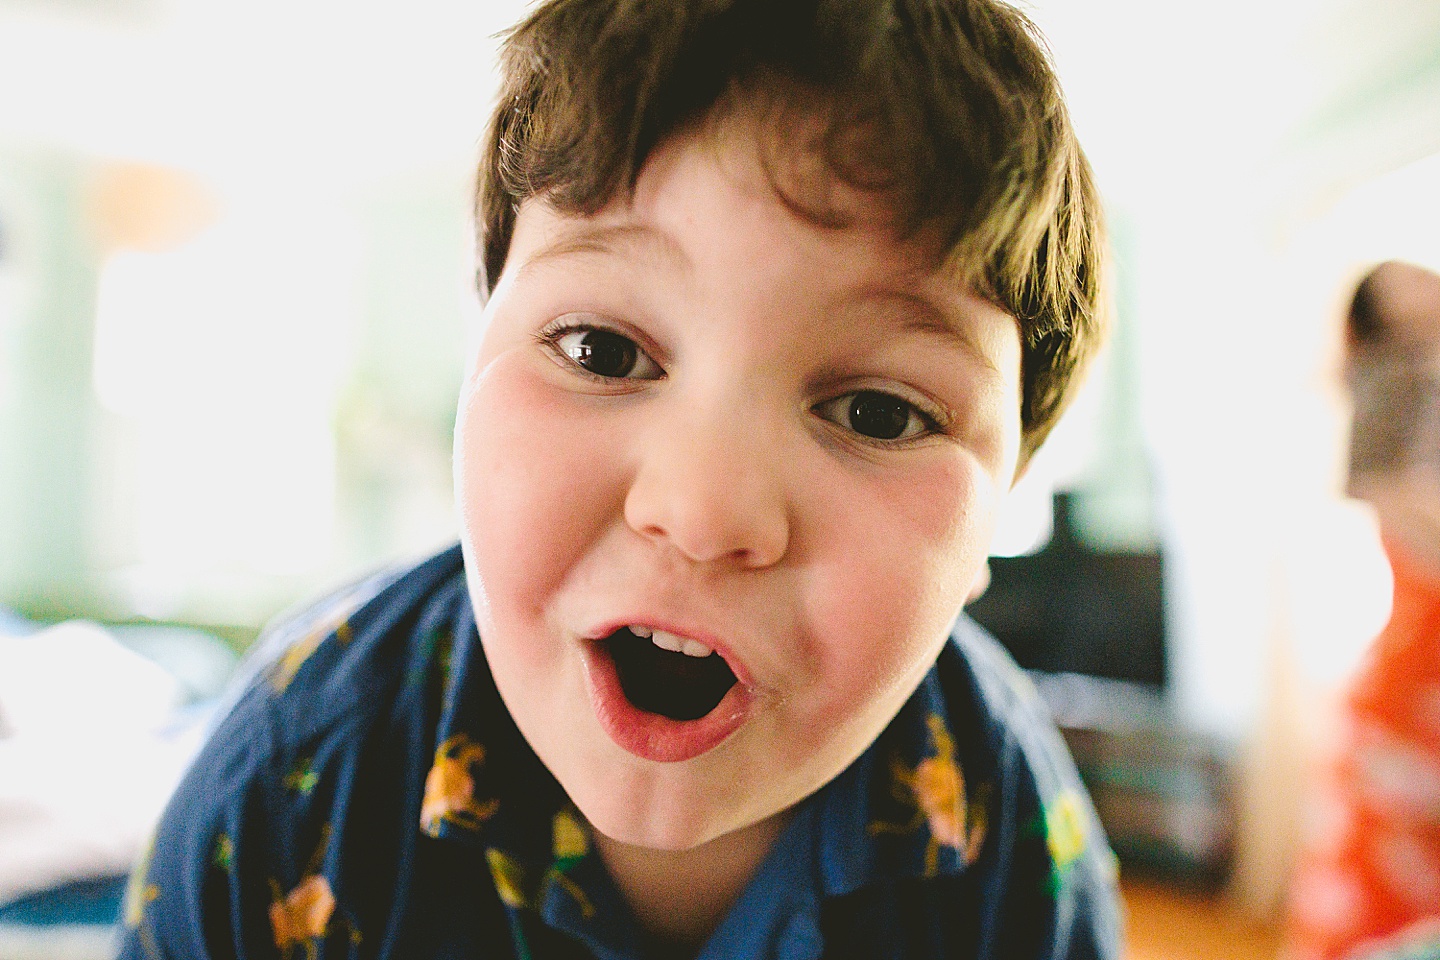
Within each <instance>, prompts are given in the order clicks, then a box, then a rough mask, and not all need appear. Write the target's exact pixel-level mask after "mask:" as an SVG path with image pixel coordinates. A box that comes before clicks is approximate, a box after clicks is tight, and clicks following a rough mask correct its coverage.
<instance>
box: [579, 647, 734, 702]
mask: <svg viewBox="0 0 1440 960" xmlns="http://www.w3.org/2000/svg"><path fill="white" fill-rule="evenodd" d="M606 644H607V645H608V646H609V648H610V656H611V658H612V659H613V660H614V661H615V670H616V672H617V673H618V674H619V677H620V689H621V690H622V691H623V692H624V694H625V698H626V699H627V700H629V701H630V703H631V704H633V705H634V706H635V707H636V708H637V709H639V710H643V711H645V712H646V713H655V714H659V715H660V716H663V717H668V718H669V719H671V720H699V719H700V718H701V717H704V716H706V715H707V714H709V713H710V712H711V711H712V710H714V709H715V708H716V707H717V706H719V705H720V701H721V700H723V699H725V694H726V693H728V692H729V691H730V688H731V687H733V686H734V685H735V683H736V679H735V674H734V673H733V672H732V671H731V669H730V666H729V665H728V664H727V663H726V662H725V658H724V657H722V656H720V654H718V653H716V652H715V651H713V650H711V649H709V648H708V647H706V646H704V645H703V644H700V643H697V642H696V641H693V640H689V639H686V638H683V637H677V636H674V635H673V634H667V633H665V632H664V631H652V630H649V629H646V628H644V627H634V626H632V627H621V628H620V629H619V630H616V631H615V632H614V633H612V634H611V635H610V636H609V637H607V638H606Z"/></svg>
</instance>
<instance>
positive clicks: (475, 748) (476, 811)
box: [420, 733, 499, 837]
mask: <svg viewBox="0 0 1440 960" xmlns="http://www.w3.org/2000/svg"><path fill="white" fill-rule="evenodd" d="M484 761H485V748H484V747H482V746H481V745H480V744H478V743H476V742H474V741H473V740H471V739H470V738H469V737H468V736H466V735H465V734H463V733H460V734H456V735H455V736H453V737H451V738H450V739H449V740H446V741H445V742H444V743H442V744H441V745H440V748H439V749H438V750H436V751H435V762H434V764H433V765H432V766H431V767H430V773H429V774H428V775H427V776H426V777H425V799H424V800H423V801H422V802H421V806H420V828H421V829H422V830H424V831H425V832H426V833H428V834H430V835H431V836H432V837H434V836H439V834H440V825H441V824H442V823H454V824H456V825H458V826H461V827H464V828H465V829H467V830H478V829H479V828H480V825H481V824H482V823H484V822H485V821H486V820H488V819H490V818H491V817H492V816H494V815H495V810H496V808H497V807H498V806H499V802H498V801H495V800H487V801H485V802H484V803H480V802H478V801H476V799H475V778H474V776H473V775H472V773H471V771H472V769H473V768H474V767H477V766H479V765H480V764H481V763H483V762H484Z"/></svg>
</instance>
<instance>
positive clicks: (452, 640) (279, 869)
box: [122, 547, 1120, 960]
mask: <svg viewBox="0 0 1440 960" xmlns="http://www.w3.org/2000/svg"><path fill="white" fill-rule="evenodd" d="M253 663H254V664H255V666H254V667H252V669H251V671H250V676H249V679H248V680H247V681H246V682H245V683H243V684H242V685H241V687H240V688H239V689H240V690H241V692H240V693H239V694H238V698H237V699H236V701H235V704H234V707H233V709H231V710H230V712H229V714H228V716H227V717H226V719H225V720H224V721H223V722H221V724H220V725H219V727H218V728H217V729H216V730H215V732H214V734H213V736H212V738H211V740H210V742H209V743H208V745H207V746H206V747H205V749H204V750H203V751H202V752H201V754H200V756H199V757H198V758H197V760H196V762H195V764H194V766H193V768H192V769H191V770H190V772H189V773H188V775H187V776H186V778H185V780H184V781H183V783H182V784H181V786H180V787H179V789H178V791H177V792H176V794H175V796H174V798H173V799H172V800H171V802H170V805H169V807H168V809H167V810H166V813H165V815H164V817H163V819H162V821H161V823H160V826H159V828H158V830H157V833H156V835H155V838H154V841H153V843H152V846H151V849H150V850H149V851H148V853H147V854H146V857H145V859H144V861H143V862H142V863H141V865H140V866H139V868H138V869H137V871H136V873H135V876H134V878H133V880H132V883H131V888H130V891H129V893H128V895H127V901H126V907H125V911H124V920H125V928H126V934H125V940H124V946H123V950H122V956H123V957H126V958H137V960H139V958H156V957H184V958H204V957H244V958H266V957H277V956H280V957H287V958H288V957H296V958H306V960H320V958H336V957H353V958H362V957H363V958H372V957H373V958H395V960H400V958H404V960H419V958H461V957H483V958H490V957H515V958H519V960H527V958H533V960H550V958H591V957H593V958H596V960H637V958H645V957H647V956H653V955H654V951H655V949H656V946H655V944H654V943H652V942H651V941H650V940H649V939H647V936H646V934H645V933H644V931H643V930H642V929H641V927H640V926H639V924H638V923H637V922H636V921H635V919H634V918H633V915H632V914H631V912H630V910H629V908H628V906H627V905H626V904H625V902H624V900H623V898H622V897H621V895H620V894H619V892H618V890H617V888H616V887H615V886H614V884H613V883H612V882H611V880H610V878H609V876H608V875H607V873H606V871H605V868H604V865H603V864H602V862H601V860H600V857H599V855H598V854H596V853H595V852H594V850H593V847H592V844H591V837H590V833H589V828H588V826H587V825H586V824H585V822H584V820H583V819H582V818H581V817H580V815H579V814H578V812H577V811H576V810H575V809H574V807H573V806H572V805H571V803H570V801H569V799H568V798H567V797H566V795H565V793H564V791H563V790H562V789H561V788H560V786H559V784H558V783H557V782H556V781H555V779H554V778H553V777H552V776H551V775H550V774H549V772H548V771H547V770H546V769H545V767H544V766H543V764H541V762H540V761H539V759H538V758H537V757H536V756H535V754H534V752H533V751H531V749H530V747H529V745H528V744H527V743H526V742H525V740H524V738H523V737H522V736H521V735H520V732H519V730H518V729H516V727H515V724H514V722H513V721H512V720H511V718H510V716H509V714H508V713H507V712H506V710H505V707H504V705H503V704H502V702H501V700H500V697H499V695H498V693H497V692H496V690H495V685H494V682H493V680H492V679H491V676H490V672H489V669H488V667H487V665H486V662H485V657H484V653H483V650H482V647H481V644H480V642H479V637H478V635H477V634H476V630H475V621H474V615H473V611H472V609H471V606H470V600H469V596H468V594H467V592H466V586H465V577H464V571H463V568H462V563H461V557H460V551H459V548H458V547H456V548H452V549H450V550H447V551H446V552H444V553H442V554H440V555H438V556H436V557H433V558H431V559H429V560H427V561H425V562H424V563H422V564H420V565H419V566H416V567H414V568H412V569H409V570H405V571H402V572H398V573H389V574H385V575H381V576H377V577H374V578H372V579H370V580H367V581H365V582H363V583H360V584H358V585H356V586H354V587H352V588H349V589H347V590H345V591H342V592H341V593H340V594H338V595H336V596H333V597H331V598H329V599H327V600H326V601H323V602H322V603H320V604H318V605H316V606H315V607H312V608H311V609H309V610H306V611H304V612H302V613H300V614H298V615H295V616H293V617H291V618H289V619H288V620H287V621H286V622H284V623H283V624H282V625H281V626H280V627H278V628H276V629H275V630H274V631H272V633H271V634H270V636H269V638H268V639H267V640H266V641H264V642H263V644H262V648H261V650H260V652H259V654H258V656H257V657H256V658H254V660H253ZM1118 914H1119V910H1118V898H1117V895H1116V891H1115V871H1114V858H1113V856H1112V855H1111V853H1110V851H1109V848H1108V847H1107V846H1106V843H1105V839H1104V837H1103V835H1102V834H1101V831H1100V828H1099V825H1098V821H1097V820H1096V818H1095V814H1094V811H1093V810H1092V808H1091V805H1090V801H1089V799H1088V798H1087V797H1086V795H1085V793H1084V791H1083V789H1082V788H1081V786H1080V783H1079V780H1078V778H1077V776H1076V774H1075V769H1074V766H1073V764H1072V763H1071V761H1070V759H1069V756H1068V755H1067V754H1066V752H1065V749H1064V747H1063V745H1062V743H1061V741H1060V739H1059V736H1058V735H1057V733H1056V731H1055V729H1054V727H1053V726H1052V725H1051V723H1050V721H1049V720H1048V718H1047V715H1046V713H1045V710H1044V707H1043V705H1042V704H1041V703H1040V701H1039V699H1038V697H1037V696H1036V695H1035V693H1034V690H1033V688H1032V687H1031V685H1030V683H1029V681H1028V680H1027V679H1026V678H1025V676H1024V674H1023V673H1022V672H1021V671H1020V670H1018V669H1017V668H1016V667H1015V665H1014V663H1013V662H1012V661H1011V660H1010V659H1009V657H1008V656H1007V655H1006V654H1005V653H1004V652H1003V651H1002V650H1001V649H1000V647H999V646H998V644H996V643H995V641H994V640H992V639H991V638H990V637H989V636H988V635H986V634H985V633H984V632H983V631H982V630H981V629H980V628H979V627H978V626H976V625H975V624H974V623H973V622H971V621H969V620H968V619H966V618H962V619H961V621H960V623H959V625H958V626H957V628H956V631H955V633H954V636H953V637H952V639H951V642H950V643H948V644H947V645H946V646H945V648H944V650H943V652H942V653H941V655H940V657H939V659H938V661H937V663H936V664H935V666H934V667H933V668H932V669H931V670H930V672H929V674H928V675H927V676H926V677H925V679H924V681H923V682H922V683H921V685H920V687H919V689H918V690H917V691H916V692H915V694H914V696H912V697H911V698H910V700H909V701H908V702H907V704H906V705H905V707H904V708H903V709H902V710H901V711H900V713H899V715H898V716H896V718H895V720H894V721H893V722H892V723H891V724H890V725H889V727H887V728H886V730H885V731H884V732H883V733H882V734H881V735H880V737H879V738H878V739H877V740H876V742H875V743H874V744H872V745H871V746H870V748H869V749H868V750H866V752H865V753H864V754H863V755H862V756H861V757H860V758H859V759H858V760H857V761H856V762H855V763H854V764H852V765H851V766H850V767H849V768H848V769H846V770H845V771H844V772H842V773H841V774H840V775H839V776H838V777H836V778H835V779H834V780H833V781H831V782H830V783H829V784H827V785H826V786H825V787H823V788H822V789H820V790H819V791H817V792H816V793H815V794H813V795H811V796H810V797H809V798H807V799H806V800H804V801H803V802H802V803H801V804H800V805H799V807H798V808H797V810H796V811H795V815H794V817H793V819H792V820H791V822H790V823H789V825H788V826H787V827H786V829H785V830H784V832H783V833H782V834H781V836H780V838H779V839H778V840H777V842H776V844H775V846H774V847H773V848H772V850H771V851H770V853H769V854H768V856H767V858H766V859H765V861H764V862H763V863H762V865H761V866H760V868H759V870H758V872H757V874H756V875H755V877H754V878H753V879H752V880H751V881H750V883H749V885H748V886H747V887H746V888H745V890H744V891H743V892H742V893H741V895H740V897H739V899H738V900H737V901H736V903H735V904H734V906H733V907H732V908H731V909H730V911H729V913H728V914H727V915H726V917H725V918H724V919H723V920H722V921H721V923H720V925H719V927H718V928H717V929H716V930H715V932H714V933H713V935H712V936H711V937H710V939H709V940H708V941H707V942H706V943H705V945H704V947H703V948H702V950H701V953H700V957H701V958H703V960H729V958H737V960H739V958H744V960H761V958H774V960H813V958H818V957H822V956H824V957H857V958H860V957H864V958H877V960H878V958H895V960H899V958H933V960H940V958H947V960H948V958H996V960H999V958H1004V960H1030V958H1036V960H1041V958H1046V960H1048V958H1062V957H1063V958H1077V960H1078V958H1090V957H1118V956H1119V954H1120V949H1119V921H1118Z"/></svg>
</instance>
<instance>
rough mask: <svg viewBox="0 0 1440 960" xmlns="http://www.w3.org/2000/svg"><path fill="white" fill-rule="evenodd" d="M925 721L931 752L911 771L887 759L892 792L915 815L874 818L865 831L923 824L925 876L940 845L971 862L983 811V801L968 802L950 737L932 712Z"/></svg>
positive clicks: (935, 863) (904, 830)
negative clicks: (897, 818)
mask: <svg viewBox="0 0 1440 960" xmlns="http://www.w3.org/2000/svg"><path fill="white" fill-rule="evenodd" d="M925 722H926V725H927V726H928V727H929V728H930V739H931V742H932V744H933V745H934V749H935V753H934V755H933V756H930V757H926V758H925V759H923V760H921V761H920V762H919V763H918V764H917V765H916V766H915V767H914V768H913V769H912V768H910V767H909V766H907V765H906V764H905V763H903V762H902V761H901V760H900V759H899V758H898V757H894V758H892V759H891V761H890V772H891V777H892V782H893V785H892V791H893V794H894V796H895V798H896V799H897V800H899V801H901V802H902V803H905V804H907V805H912V806H914V807H915V817H914V819H913V820H911V821H910V822H909V823H903V824H895V823H885V822H875V823H872V824H870V832H871V833H872V834H878V833H898V834H908V833H914V832H915V831H917V830H919V829H921V827H926V828H927V829H928V831H929V834H930V838H929V841H928V842H927V844H926V848H925V875H926V876H927V877H931V876H934V875H935V874H936V873H937V872H938V870H939V866H940V848H941V847H950V848H951V849H953V850H955V851H956V852H958V853H959V854H960V857H961V859H962V860H963V861H964V862H966V863H972V862H974V860H975V858H976V857H977V856H979V855H980V846H981V844H982V843H983V842H984V840H985V831H986V813H985V806H984V804H981V803H971V802H969V799H968V798H967V796H966V790H965V775H964V774H963V773H962V772H961V770H960V765H959V764H958V763H956V762H955V741H954V740H953V739H951V737H950V731H949V730H947V729H946V728H945V721H944V720H942V719H941V718H940V717H939V716H938V715H936V714H933V713H932V714H930V715H929V716H928V717H926V721H925Z"/></svg>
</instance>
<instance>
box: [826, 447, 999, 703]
mask: <svg viewBox="0 0 1440 960" xmlns="http://www.w3.org/2000/svg"><path fill="white" fill-rule="evenodd" d="M878 483H879V488H878V489H875V488H872V489H871V490H870V491H868V496H866V497H864V498H863V499H862V498H859V497H853V496H852V497H851V498H850V502H851V504H852V506H851V507H850V509H849V510H845V509H844V505H843V500H844V499H845V497H844V491H840V493H841V496H839V497H836V498H835V499H836V502H835V503H832V504H828V505H826V509H827V510H830V511H834V513H835V516H837V517H843V518H844V522H843V523H840V524H836V525H834V526H833V527H832V528H831V529H830V530H829V532H828V533H827V536H828V537H833V538H834V539H833V540H832V541H831V549H829V550H828V551H822V552H824V553H825V554H826V556H827V558H828V559H826V560H825V562H824V563H823V564H822V565H821V567H820V568H819V569H817V571H816V576H818V577H823V578H825V580H826V582H827V583H828V587H827V588H826V589H825V590H823V591H822V592H821V593H820V595H821V596H823V597H824V598H825V599H824V601H823V603H824V607H825V608H824V609H823V610H819V609H817V610H815V611H814V614H815V622H816V623H817V624H821V625H822V627H821V629H828V631H829V635H830V637H832V638H834V639H833V640H832V641H830V642H827V641H826V640H824V639H821V640H820V641H819V642H820V643H822V644H824V645H825V647H826V657H825V660H826V667H825V669H826V671H827V672H832V674H833V677H834V680H835V682H836V689H850V690H852V691H854V692H855V694H856V697H857V698H859V699H863V698H866V697H885V696H886V695H887V694H888V693H890V692H892V691H895V690H903V689H906V688H907V685H908V683H909V682H910V681H912V680H913V679H914V677H915V675H916V672H917V671H923V669H924V668H926V667H928V665H929V661H930V659H931V658H932V657H933V656H934V653H935V652H936V650H937V649H938V647H939V644H940V642H941V641H942V640H943V637H944V632H945V628H946V627H947V626H948V625H949V623H950V621H951V619H952V618H953V617H954V616H955V614H956V612H958V610H959V609H960V606H961V604H962V603H963V602H964V598H965V596H966V594H967V592H968V588H969V586H970V583H971V581H972V580H973V575H974V574H975V573H976V572H977V571H978V569H979V564H980V563H981V562H982V561H983V559H984V555H985V552H986V548H987V546H988V543H989V537H990V530H991V522H992V521H991V519H990V518H991V516H992V515H993V513H994V509H995V502H994V501H995V497H994V494H993V486H992V484H991V483H990V482H989V481H988V480H987V479H986V478H985V476H984V474H983V473H982V472H980V471H978V470H977V469H975V468H974V467H973V464H971V463H970V462H969V461H966V460H964V459H962V458H955V459H953V460H946V459H941V458H937V460H936V462H933V463H930V464H927V465H925V466H924V467H923V468H922V469H917V470H916V471H913V472H911V473H908V474H905V475H899V474H897V475H894V476H891V477H883V478H880V479H879V480H878ZM861 502H863V503H867V504H869V507H868V509H864V510H857V509H855V508H854V506H853V504H854V503H861ZM824 625H828V627H827V626H824ZM840 638H847V639H844V640H843V641H842V640H841V639H840ZM842 678H843V679H842Z"/></svg>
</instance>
